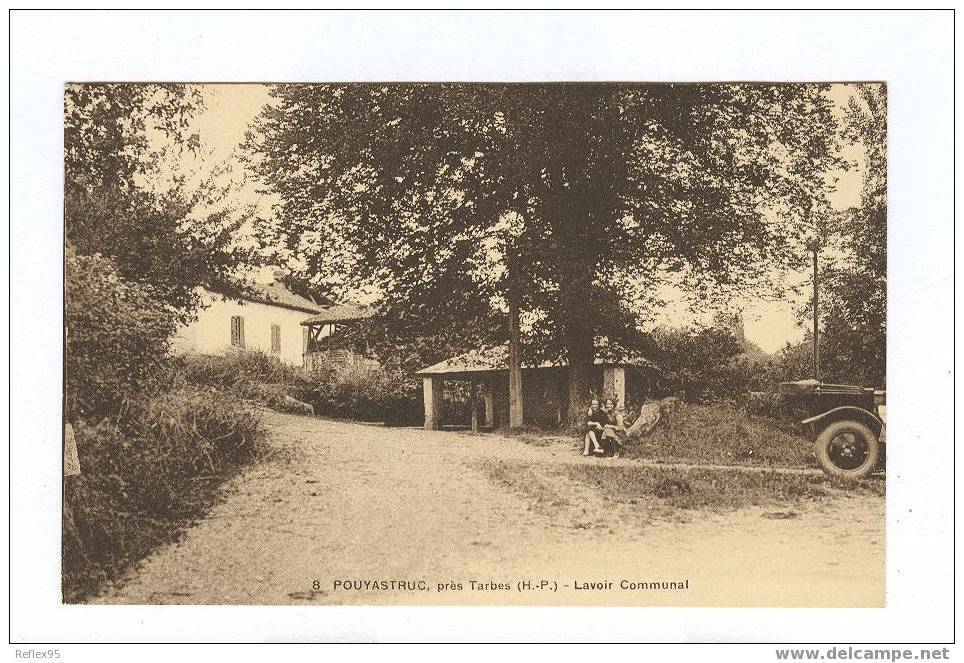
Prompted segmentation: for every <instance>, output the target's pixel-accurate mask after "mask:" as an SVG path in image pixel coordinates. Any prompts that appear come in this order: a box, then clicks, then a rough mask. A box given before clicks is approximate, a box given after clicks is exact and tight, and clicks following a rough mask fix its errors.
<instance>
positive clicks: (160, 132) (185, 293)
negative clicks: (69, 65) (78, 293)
mask: <svg viewBox="0 0 964 663" xmlns="http://www.w3.org/2000/svg"><path fill="white" fill-rule="evenodd" d="M202 108H203V103H202V95H201V93H200V91H199V90H198V89H197V88H195V87H193V86H188V85H174V84H115V83H105V84H83V85H68V86H67V87H66V89H65V94H64V113H65V115H64V197H65V200H64V215H65V230H66V239H67V241H68V243H69V244H70V245H71V247H72V249H73V250H75V251H76V252H77V253H79V254H81V255H95V254H101V255H104V256H106V257H107V258H109V259H110V260H111V262H112V263H113V265H114V266H115V267H116V268H117V270H118V272H119V274H120V275H121V276H122V277H124V278H126V279H129V280H132V281H140V282H144V283H147V284H150V287H151V292H152V293H154V295H155V296H156V297H157V298H158V304H161V305H168V306H170V307H172V308H174V309H176V310H178V311H180V312H181V316H182V319H187V317H189V316H190V314H191V311H192V310H193V308H194V307H195V306H196V304H197V302H196V298H195V294H194V288H195V287H196V286H198V285H214V284H218V283H220V282H222V281H223V279H224V278H225V277H226V276H228V275H229V274H231V273H232V271H233V270H234V269H235V268H237V267H238V266H239V265H241V264H243V263H244V262H245V261H246V260H247V259H248V257H249V256H248V254H247V253H246V252H243V251H241V250H240V249H239V248H238V246H237V245H236V243H235V238H236V232H237V231H238V229H239V228H240V227H241V226H242V225H243V224H245V223H246V222H247V221H248V220H249V214H248V213H247V212H245V211H244V210H237V209H235V208H234V207H233V206H232V205H231V204H230V203H229V202H228V188H229V187H227V186H219V185H217V184H216V183H215V180H216V177H209V178H207V179H206V180H204V181H202V182H200V183H197V184H192V185H188V184H187V174H186V173H185V172H183V166H181V163H182V159H180V157H183V156H184V155H185V153H187V152H191V151H194V150H196V149H197V148H198V145H199V138H198V136H197V134H195V133H193V132H192V131H191V130H190V127H191V119H192V118H193V117H194V116H195V115H196V114H197V113H198V112H200V110H201V109H202ZM166 159H170V160H172V161H174V162H176V163H175V166H174V167H173V168H172V169H171V171H172V172H170V173H166V172H163V169H162V164H164V163H165V160H166ZM216 172H217V171H216V170H215V173H216Z"/></svg>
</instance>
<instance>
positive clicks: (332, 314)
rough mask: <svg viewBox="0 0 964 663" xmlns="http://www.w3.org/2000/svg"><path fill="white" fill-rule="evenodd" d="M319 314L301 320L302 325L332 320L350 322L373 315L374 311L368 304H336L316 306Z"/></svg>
mask: <svg viewBox="0 0 964 663" xmlns="http://www.w3.org/2000/svg"><path fill="white" fill-rule="evenodd" d="M316 308H317V311H318V314H317V315H313V316H311V317H310V318H308V319H307V320H303V321H302V322H301V324H302V325H304V326H306V327H307V326H308V325H324V324H328V323H331V322H349V321H351V320H364V319H366V318H370V317H372V315H374V312H373V311H372V310H371V309H370V308H368V307H367V306H357V305H355V304H338V305H335V306H319V307H316Z"/></svg>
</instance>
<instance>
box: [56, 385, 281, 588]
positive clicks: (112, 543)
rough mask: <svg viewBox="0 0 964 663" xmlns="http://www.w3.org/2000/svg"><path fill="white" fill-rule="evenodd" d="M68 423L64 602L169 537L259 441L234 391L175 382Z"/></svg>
mask: <svg viewBox="0 0 964 663" xmlns="http://www.w3.org/2000/svg"><path fill="white" fill-rule="evenodd" d="M74 428H75V433H76V438H77V450H78V454H79V456H80V463H81V468H82V470H83V473H82V474H81V475H80V476H77V477H68V478H67V479H66V481H65V483H66V486H65V493H64V539H63V548H62V555H63V590H64V599H65V601H67V602H75V601H78V600H81V599H83V598H84V597H85V596H86V595H89V594H90V593H92V592H93V591H96V589H97V588H98V587H99V586H100V585H101V583H103V582H104V581H106V580H116V579H118V578H119V577H121V575H122V574H123V573H124V572H125V571H126V570H127V569H128V568H130V566H131V565H132V564H134V563H136V562H137V561H138V560H140V559H141V558H143V557H145V556H146V555H147V554H148V553H150V552H151V550H153V549H154V548H155V547H157V546H158V545H160V544H162V543H165V542H168V541H171V540H173V539H174V538H176V537H177V535H178V533H179V532H180V531H181V530H182V529H183V528H184V526H186V525H187V524H188V523H189V522H190V521H191V519H193V518H196V517H198V516H199V515H201V514H202V513H203V512H204V511H205V510H206V509H207V508H208V507H210V505H211V504H213V502H214V500H215V496H216V494H217V492H216V488H217V486H218V485H220V483H221V482H223V481H224V480H225V479H226V478H228V477H229V476H231V475H232V474H234V473H235V472H236V471H237V469H238V468H239V467H240V466H242V465H244V464H245V463H248V462H250V461H251V460H253V459H255V458H257V457H258V455H259V454H260V452H261V440H262V438H263V430H262V428H261V424H260V421H259V420H258V418H257V416H256V415H254V414H252V412H251V410H250V408H248V407H246V406H245V405H243V404H242V403H241V402H240V401H238V400H237V399H236V398H234V397H232V396H231V395H230V394H227V393H224V392H219V391H214V390H208V389H198V388H195V387H191V386H188V385H183V384H182V385H180V386H177V385H168V386H167V388H166V389H164V390H161V391H157V392H155V393H150V394H142V396H141V397H140V398H138V399H137V400H134V401H131V402H129V405H128V408H127V409H126V411H125V414H124V415H122V416H118V417H117V418H115V419H103V420H101V421H100V422H99V423H90V422H88V421H87V420H85V419H77V420H75V422H74Z"/></svg>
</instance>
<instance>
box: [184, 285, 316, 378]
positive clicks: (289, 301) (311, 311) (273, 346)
mask: <svg viewBox="0 0 964 663" xmlns="http://www.w3.org/2000/svg"><path fill="white" fill-rule="evenodd" d="M254 291H255V292H254V293H252V294H250V295H246V296H244V297H242V298H241V299H238V297H237V296H227V295H223V294H220V293H217V292H212V291H210V290H207V289H203V288H202V289H201V290H200V295H201V301H202V308H201V310H200V311H199V312H198V317H197V320H195V321H194V322H192V323H190V324H188V325H186V326H185V327H183V328H181V330H180V331H179V332H178V333H177V334H176V335H175V336H174V338H173V339H172V349H173V350H174V352H175V353H177V354H210V355H213V354H224V353H225V352H228V351H230V350H232V349H234V350H261V351H263V352H265V353H268V354H273V355H275V356H277V357H278V358H279V359H281V360H282V361H283V362H285V363H287V364H291V365H292V366H304V362H305V358H304V355H305V352H306V349H307V345H308V328H307V327H304V326H302V324H301V323H302V322H303V321H305V320H307V319H308V318H310V317H312V316H314V315H317V314H319V313H321V312H322V311H324V310H325V307H323V306H319V305H318V304H316V303H315V302H313V301H311V300H309V299H306V298H304V297H301V296H299V295H296V294H294V293H292V292H291V291H290V290H288V289H287V288H285V287H284V286H283V285H281V284H280V283H278V282H277V281H275V282H274V283H270V284H259V285H256V286H254Z"/></svg>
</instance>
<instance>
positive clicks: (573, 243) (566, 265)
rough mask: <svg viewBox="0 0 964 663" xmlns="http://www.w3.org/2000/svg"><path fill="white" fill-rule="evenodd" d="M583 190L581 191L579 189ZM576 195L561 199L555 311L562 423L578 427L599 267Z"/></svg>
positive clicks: (588, 375)
mask: <svg viewBox="0 0 964 663" xmlns="http://www.w3.org/2000/svg"><path fill="white" fill-rule="evenodd" d="M580 189H581V188H580ZM580 189H577V190H575V191H572V192H571V193H568V195H567V194H563V195H562V196H560V203H561V204H560V205H559V206H558V207H557V209H556V213H557V214H559V215H560V224H559V226H557V229H556V231H557V234H556V238H557V240H558V242H559V252H560V255H559V308H560V311H559V312H560V320H561V322H562V327H563V342H564V345H565V348H566V356H567V359H568V361H569V371H568V373H569V375H568V378H569V380H568V382H569V384H568V389H567V396H568V404H567V408H566V422H567V423H568V424H569V425H570V426H575V425H578V424H581V423H582V422H583V421H584V420H585V418H586V410H587V408H588V405H589V399H590V398H591V397H592V395H593V394H592V389H593V382H592V370H593V364H594V362H595V330H594V325H593V308H592V287H593V278H594V275H595V271H596V266H597V258H596V251H595V248H594V244H595V242H594V241H593V237H592V222H591V218H590V211H589V209H588V206H587V203H588V197H587V196H586V195H585V191H584V190H580Z"/></svg>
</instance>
